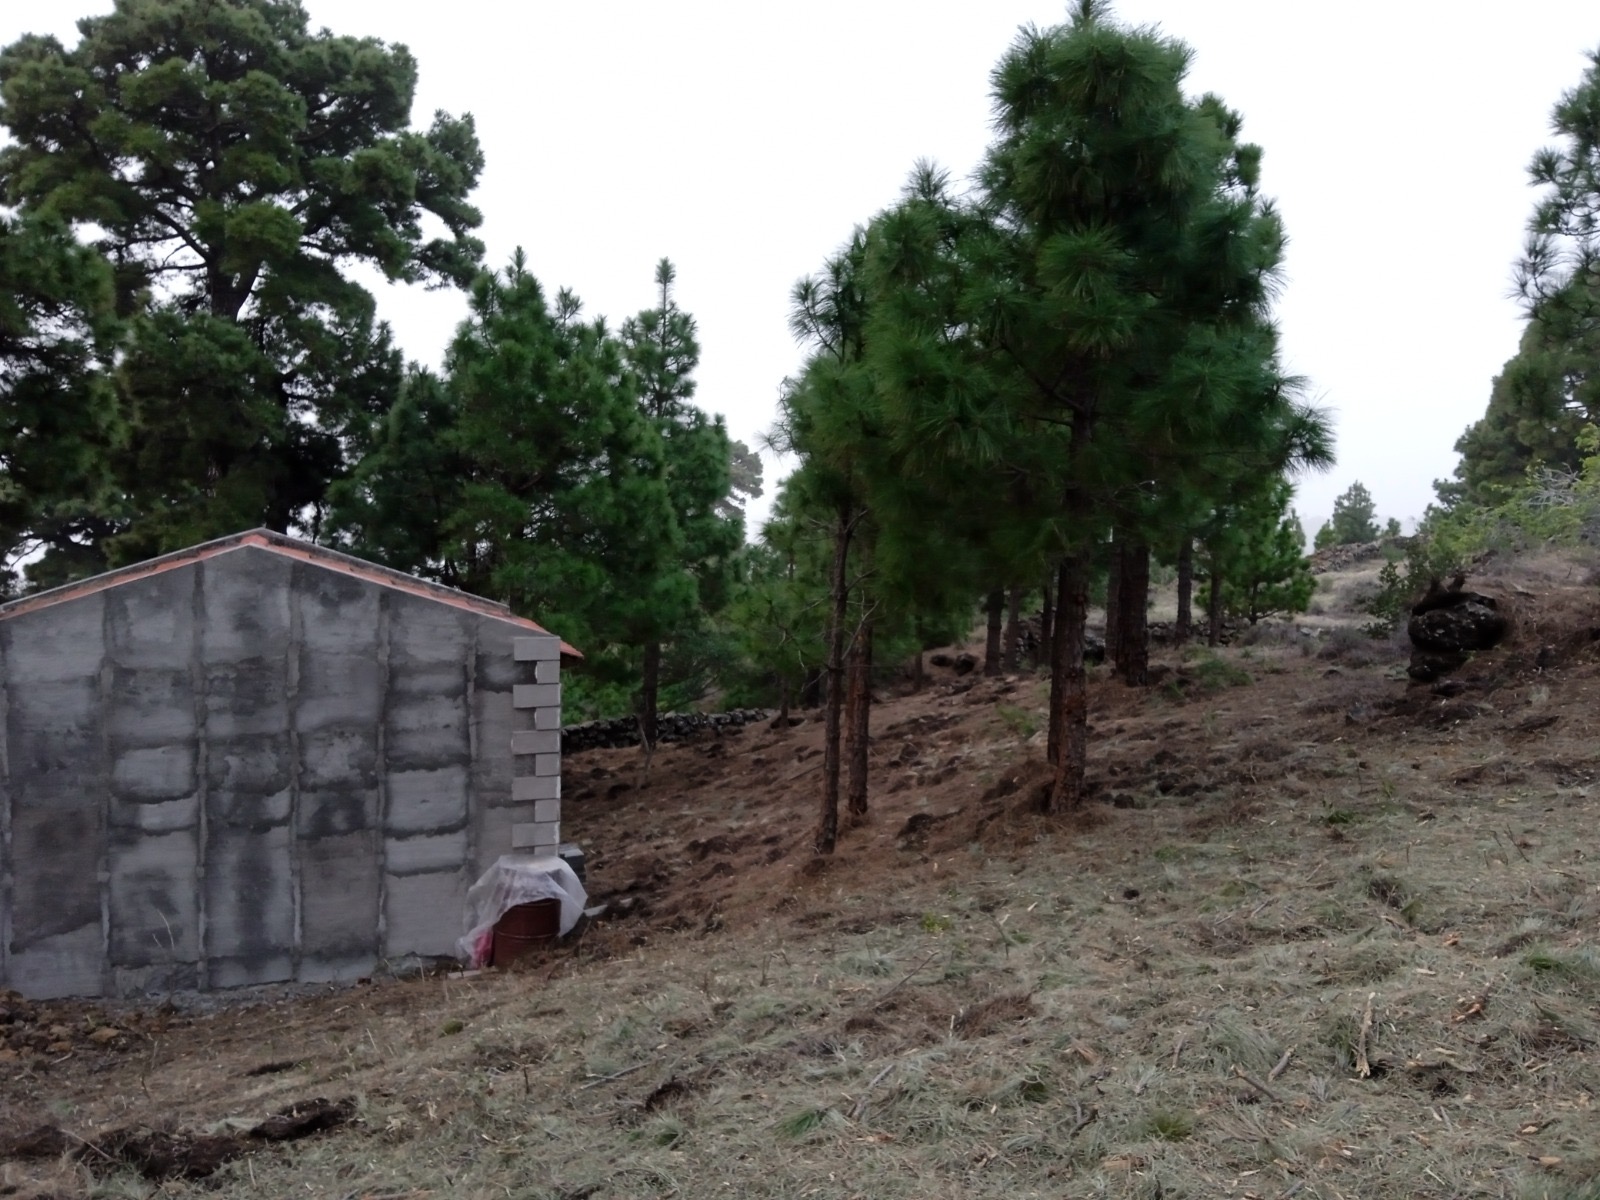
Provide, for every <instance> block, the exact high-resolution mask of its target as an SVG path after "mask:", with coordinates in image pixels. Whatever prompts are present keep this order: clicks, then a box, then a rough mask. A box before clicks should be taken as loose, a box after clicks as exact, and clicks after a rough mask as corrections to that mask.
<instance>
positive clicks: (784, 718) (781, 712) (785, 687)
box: [778, 679, 789, 729]
mask: <svg viewBox="0 0 1600 1200" xmlns="http://www.w3.org/2000/svg"><path fill="white" fill-rule="evenodd" d="M778 687H779V688H780V689H781V690H780V691H779V692H778V728H779V729H787V728H789V681H788V679H783V680H781V681H780V682H779V684H778Z"/></svg>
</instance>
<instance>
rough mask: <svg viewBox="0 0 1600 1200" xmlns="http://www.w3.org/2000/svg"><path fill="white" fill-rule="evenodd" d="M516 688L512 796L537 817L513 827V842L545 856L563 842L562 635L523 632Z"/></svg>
mask: <svg viewBox="0 0 1600 1200" xmlns="http://www.w3.org/2000/svg"><path fill="white" fill-rule="evenodd" d="M513 646H514V653H515V656H516V661H517V666H518V671H519V674H520V675H521V676H522V677H523V678H524V679H526V680H527V682H525V683H518V684H515V685H514V686H513V688H512V696H511V704H512V718H511V724H512V733H511V753H512V755H513V756H514V758H513V760H512V762H513V766H512V780H511V798H512V800H514V801H518V802H521V803H525V804H526V803H531V804H532V805H533V820H532V821H531V822H526V823H522V824H517V825H513V826H512V827H511V848H512V849H513V850H515V851H517V852H519V853H524V854H532V855H534V856H536V857H547V856H550V855H553V854H555V852H556V848H557V847H558V846H560V845H561V641H560V639H559V638H555V637H549V636H546V637H519V638H516V639H515V641H514V643H513Z"/></svg>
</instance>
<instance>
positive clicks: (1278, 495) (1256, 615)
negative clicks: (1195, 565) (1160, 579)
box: [1206, 478, 1316, 625]
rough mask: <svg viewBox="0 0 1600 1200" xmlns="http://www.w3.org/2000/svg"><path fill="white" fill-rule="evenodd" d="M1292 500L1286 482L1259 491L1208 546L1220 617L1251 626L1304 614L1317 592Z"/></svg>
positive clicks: (1302, 531)
mask: <svg viewBox="0 0 1600 1200" xmlns="http://www.w3.org/2000/svg"><path fill="white" fill-rule="evenodd" d="M1293 497H1294V488H1293V486H1292V485H1291V484H1290V483H1289V481H1288V480H1287V479H1283V478H1279V479H1277V480H1275V481H1274V482H1272V484H1271V485H1270V486H1268V487H1265V488H1257V489H1256V491H1255V493H1254V494H1253V495H1251V496H1250V497H1249V498H1248V499H1246V500H1245V501H1244V502H1243V503H1241V504H1240V505H1238V506H1237V507H1236V508H1235V509H1234V510H1233V512H1232V513H1231V519H1230V520H1229V521H1228V523H1227V524H1226V526H1223V527H1220V528H1218V529H1217V530H1216V531H1215V532H1214V533H1213V534H1212V536H1211V537H1210V538H1209V539H1208V542H1207V547H1206V548H1207V552H1208V554H1207V557H1208V560H1209V561H1208V566H1209V569H1210V572H1211V573H1212V575H1213V576H1215V577H1217V578H1220V579H1221V581H1222V588H1221V601H1222V606H1223V609H1224V611H1225V612H1226V613H1228V614H1229V615H1232V616H1236V617H1242V618H1243V619H1244V620H1246V621H1248V622H1249V623H1250V624H1252V625H1254V624H1256V623H1257V622H1258V621H1261V620H1262V619H1263V618H1265V617H1270V616H1274V615H1276V614H1279V613H1297V612H1304V611H1305V609H1306V606H1307V605H1308V604H1310V602H1311V593H1312V592H1313V591H1314V590H1315V587H1316V581H1315V580H1314V579H1313V578H1312V576H1311V564H1310V563H1309V562H1308V561H1307V560H1306V555H1305V530H1304V529H1302V528H1301V526H1300V520H1299V518H1298V517H1296V516H1295V514H1294V510H1293V509H1292V508H1291V507H1290V501H1291V500H1292V499H1293Z"/></svg>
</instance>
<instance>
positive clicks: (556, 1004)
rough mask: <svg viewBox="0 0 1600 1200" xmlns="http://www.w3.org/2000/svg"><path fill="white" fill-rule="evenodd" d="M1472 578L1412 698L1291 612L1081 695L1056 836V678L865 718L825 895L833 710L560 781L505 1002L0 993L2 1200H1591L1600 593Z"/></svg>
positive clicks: (436, 995)
mask: <svg viewBox="0 0 1600 1200" xmlns="http://www.w3.org/2000/svg"><path fill="white" fill-rule="evenodd" d="M1322 578H1323V579H1324V580H1327V581H1328V582H1327V583H1326V585H1325V586H1326V592H1325V596H1324V600H1325V602H1326V600H1327V598H1328V597H1332V596H1336V595H1338V594H1340V592H1339V589H1340V588H1341V587H1345V588H1346V589H1347V588H1348V581H1343V582H1341V581H1340V580H1339V579H1337V578H1333V579H1329V577H1327V576H1324V577H1322ZM1473 586H1474V587H1475V588H1476V589H1478V590H1481V591H1485V592H1488V593H1489V594H1491V595H1495V596H1497V597H1499V598H1500V599H1501V602H1502V604H1503V605H1505V607H1507V608H1508V609H1509V610H1510V611H1511V612H1512V615H1513V620H1514V629H1515V632H1514V634H1513V636H1512V638H1511V640H1510V641H1509V642H1508V643H1507V644H1506V645H1504V646H1502V647H1501V648H1499V649H1497V650H1495V651H1492V652H1490V653H1487V654H1484V655H1481V656H1480V657H1479V658H1478V659H1476V660H1475V661H1474V662H1472V663H1471V664H1469V665H1468V666H1467V667H1466V668H1465V669H1463V670H1462V671H1461V672H1459V673H1458V674H1457V675H1456V676H1453V677H1451V678H1450V679H1448V680H1446V681H1443V683H1442V684H1440V685H1435V686H1434V687H1431V688H1429V687H1423V686H1419V685H1415V684H1412V683H1410V681H1409V680H1407V679H1406V677H1405V674H1404V666H1405V661H1406V654H1405V650H1404V647H1403V646H1401V645H1399V644H1398V642H1382V641H1379V642H1373V641H1370V640H1365V639H1361V638H1359V637H1356V636H1355V635H1354V634H1353V632H1351V631H1350V630H1348V629H1345V630H1343V631H1342V632H1341V631H1340V630H1338V629H1333V630H1332V631H1325V632H1323V633H1322V635H1321V636H1313V632H1314V631H1312V632H1308V631H1304V630H1301V629H1298V628H1296V627H1294V626H1276V627H1273V628H1271V629H1261V630H1257V631H1254V633H1253V635H1251V636H1247V637H1246V638H1244V639H1242V640H1241V642H1240V643H1239V644H1235V645H1234V646H1232V647H1229V648H1227V649H1224V650H1221V651H1217V652H1211V651H1207V650H1205V649H1204V648H1203V647H1200V648H1196V647H1189V648H1185V649H1182V650H1177V649H1167V650H1158V651H1157V655H1156V665H1157V670H1156V671H1155V672H1154V674H1155V675H1156V677H1157V681H1156V682H1155V684H1154V685H1153V686H1151V687H1149V688H1147V689H1142V690H1132V689H1128V688H1126V687H1123V686H1122V685H1120V684H1117V683H1115V682H1113V681H1111V680H1110V679H1109V678H1107V677H1106V676H1105V674H1104V672H1103V671H1101V673H1100V674H1099V676H1098V677H1097V678H1096V679H1095V681H1094V683H1093V708H1092V718H1091V719H1092V725H1093V735H1092V740H1091V777H1092V781H1093V801H1092V803H1091V804H1090V805H1089V807H1088V808H1087V809H1086V810H1085V811H1084V812H1081V813H1077V814H1072V815H1070V816H1067V817H1062V818H1054V819H1047V818H1045V817H1042V816H1040V815H1039V814H1038V812H1037V811H1036V804H1037V798H1038V792H1039V789H1040V788H1041V787H1042V786H1043V783H1044V779H1045V772H1044V767H1043V762H1042V760H1043V746H1042V738H1043V733H1042V730H1043V727H1044V703H1045V684H1044V682H1043V681H1042V680H1040V679H1037V678H1035V677H1033V676H1018V677H1014V678H1003V679H982V678H975V677H974V676H973V675H970V674H969V675H966V676H956V675H954V674H953V673H951V672H946V671H934V672H933V673H932V675H931V678H930V683H929V685H928V686H927V687H926V688H925V690H923V691H922V692H921V693H919V694H914V695H910V694H907V695H896V694H893V692H894V689H889V690H887V691H886V692H885V693H884V694H883V696H882V699H883V703H882V705H881V707H880V708H879V709H878V710H877V712H876V713H875V718H874V724H875V731H876V732H875V739H874V745H873V751H872V762H873V771H874V793H873V800H872V803H873V812H872V815H871V818H870V820H869V821H868V822H866V823H865V824H864V825H861V826H858V827H855V828H851V829H848V830H846V832H845V836H844V838H843V840H842V844H841V848H840V851H839V853H838V854H836V855H834V856H833V857H832V858H830V859H828V860H823V861H819V860H817V859H816V858H815V857H814V856H813V855H812V853H811V849H810V834H811V829H812V825H813V823H814V820H815V812H814V809H815V803H816V798H817V792H818V772H819V771H820V764H821V757H822V756H821V747H820V729H819V728H818V727H817V724H818V723H817V722H814V721H806V722H803V723H802V724H799V725H797V726H795V727H792V728H783V729H772V728H768V727H764V726H756V727H751V728H748V729H746V730H744V731H742V732H734V733H728V734H724V735H723V736H722V737H720V738H707V739H706V740H702V741H699V742H695V743H688V744H683V745H674V746H667V747H663V748H662V749H661V750H659V751H658V752H657V753H656V754H655V756H654V759H653V761H652V762H651V763H650V764H649V770H648V775H647V776H646V775H645V773H644V770H643V765H644V764H643V760H642V757H641V755H640V754H639V752H638V751H637V750H618V751H593V752H588V753H584V754H580V755H573V756H570V757H569V758H568V760H567V762H566V764H565V793H566V795H565V800H566V803H565V810H566V812H565V818H566V827H565V830H564V832H565V833H566V834H567V836H568V837H570V838H572V839H573V840H576V841H578V842H579V843H581V844H582V845H583V846H584V848H585V850H586V851H587V852H588V855H589V880H590V890H591V893H592V894H593V896H594V897H595V900H596V901H598V902H603V903H606V904H608V905H609V906H610V908H609V912H608V914H607V916H606V917H605V918H604V919H602V920H600V921H598V922H596V923H594V924H592V925H590V926H588V927H587V928H586V929H584V930H583V931H582V932H581V933H580V934H579V935H578V936H576V937H574V938H571V939H568V941H567V942H566V943H565V944H563V945H562V946H560V947H558V948H557V949H554V950H552V951H550V952H549V953H547V954H543V955H541V956H538V957H535V958H533V959H531V960H528V961H526V962H525V963H523V964H519V965H518V967H517V968H515V969H512V970H509V971H504V972H493V971H491V972H486V973H484V974H481V975H477V976H471V977H467V978H449V977H445V976H439V977H431V978H417V979H411V980H375V981H373V982H371V983H367V984H364V985H361V986H358V987H354V988H347V989H343V990H338V991H328V992H322V993H313V994H305V992H304V990H303V989H301V990H300V991H290V990H285V991H283V992H280V993H266V994H260V993H257V994H254V995H252V996H251V997H249V998H247V999H242V1000H240V1001H239V1002H237V1003H229V1004H221V1005H213V1006H211V1007H209V1008H206V1007H201V1008H195V1009H189V1008H184V1007H179V1006H173V1005H167V1006H162V1007H146V1008H139V1007H133V1006H106V1005H96V1004H88V1003H66V1002H51V1003H48V1004H28V1003H25V1002H22V1001H20V1000H17V999H16V998H0V1195H16V1196H20V1197H40V1196H62V1197H65V1196H88V1195H103V1196H153V1195H156V1194H157V1193H158V1192H159V1194H160V1195H163V1196H169V1197H171V1196H183V1195H190V1194H194V1195H200V1194H206V1195H220V1196H283V1195H289V1194H297V1195H315V1196H334V1197H341V1198H349V1200H355V1198H357V1197H369V1198H372V1200H377V1198H378V1197H384V1198H387V1200H399V1198H400V1197H418V1198H420V1197H431V1196H439V1197H444V1196H450V1197H466V1198H473V1197H484V1198H487V1197H491V1196H506V1195H511V1196H517V1197H548V1198H551V1200H555V1198H558V1197H560V1198H563V1200H576V1198H578V1197H635V1196H697V1197H698V1196H705V1195H730V1196H757V1197H765V1196H772V1197H778V1196H802V1195H803V1196H816V1197H839V1198H841V1200H842V1198H845V1197H874V1198H877V1197H945V1196H948V1197H984V1196H1006V1197H1021V1196H1052V1197H1057V1196H1070V1197H1080V1196H1082V1197H1090V1196H1096V1197H1098V1196H1115V1197H1152V1198H1153V1197H1158V1196H1159V1197H1165V1198H1168V1200H1170V1198H1172V1197H1180V1196H1194V1197H1202V1196H1205V1197H1212V1196H1236V1197H1241V1198H1243V1197H1257V1198H1265V1197H1287V1196H1291V1195H1294V1196H1301V1197H1328V1198H1335V1197H1349V1198H1352V1200H1353V1198H1355V1197H1376V1196H1421V1197H1479V1196H1482V1197H1550V1198H1556V1197H1563V1198H1567V1200H1575V1198H1578V1197H1591V1198H1593V1197H1600V1114H1597V1111H1596V1103H1597V1102H1596V1096H1600V1009H1597V1004H1600V950H1597V949H1596V947H1595V943H1594V935H1595V928H1596V919H1597V916H1600V862H1591V861H1590V860H1591V858H1593V857H1594V856H1595V854H1596V851H1595V849H1594V842H1593V831H1594V828H1595V824H1594V823H1595V819H1596V816H1597V805H1596V799H1597V794H1596V789H1597V787H1600V739H1597V734H1600V712H1597V700H1600V591H1597V589H1596V588H1595V586H1594V585H1593V584H1592V583H1591V582H1589V575H1588V570H1587V567H1586V566H1585V565H1584V564H1581V563H1574V562H1573V561H1571V560H1565V559H1557V558H1547V559H1543V560H1539V561H1536V562H1523V563H1519V564H1511V565H1502V566H1498V567H1494V566H1493V564H1491V569H1490V570H1488V571H1487V572H1485V573H1481V574H1480V575H1478V576H1476V577H1475V578H1474V580H1473ZM1327 615H1330V616H1334V617H1339V616H1341V615H1342V616H1344V617H1345V618H1346V624H1348V623H1349V620H1350V619H1351V617H1350V614H1340V613H1337V612H1331V613H1328V614H1327ZM1245 643H1249V644H1245ZM324 1097H335V1098H336V1099H334V1100H324V1099H321V1098H324ZM346 1098H348V1099H346ZM318 1105H321V1106H324V1107H323V1108H319V1107H318ZM325 1110H328V1111H331V1110H337V1111H338V1112H339V1113H340V1114H341V1115H340V1116H339V1118H338V1119H337V1120H328V1121H326V1122H325V1123H320V1124H319V1123H318V1122H317V1121H316V1120H312V1121H310V1122H308V1123H307V1126H306V1127H305V1128H299V1127H296V1129H297V1132H296V1135H295V1137H294V1138H293V1139H292V1140H273V1139H270V1138H268V1137H267V1136H265V1135H263V1134H262V1133H261V1130H262V1129H263V1128H268V1127H270V1122H269V1118H272V1117H273V1115H274V1114H277V1115H278V1117H279V1118H281V1119H284V1120H288V1121H290V1122H291V1123H292V1122H293V1120H294V1119H295V1114H302V1115H304V1114H309V1113H315V1112H322V1111H325ZM286 1128H287V1126H286ZM207 1139H220V1141H221V1143H224V1145H223V1146H222V1147H221V1149H224V1150H226V1152H225V1153H217V1154H215V1155H214V1156H213V1157H215V1158H216V1161H215V1162H211V1161H210V1160H208V1159H205V1158H204V1154H205V1153H209V1152H210V1151H211V1150H216V1149H219V1147H218V1146H215V1145H213V1144H212V1143H211V1142H209V1141H207ZM130 1146H131V1147H134V1148H135V1149H140V1148H142V1151H141V1153H142V1157H141V1153H134V1152H132V1151H127V1149H126V1148H127V1147H130ZM162 1152H164V1153H166V1154H167V1156H168V1159H169V1160H170V1163H171V1164H177V1165H178V1167H179V1168H182V1167H183V1165H184V1164H186V1163H189V1162H191V1161H193V1162H196V1163H202V1164H203V1165H206V1166H207V1169H206V1170H203V1171H202V1170H188V1169H164V1168H163V1169H160V1170H152V1169H151V1168H150V1167H149V1165H148V1160H150V1159H152V1158H153V1157H158V1155H159V1153H162ZM186 1155H187V1157H185V1156H186Z"/></svg>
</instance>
